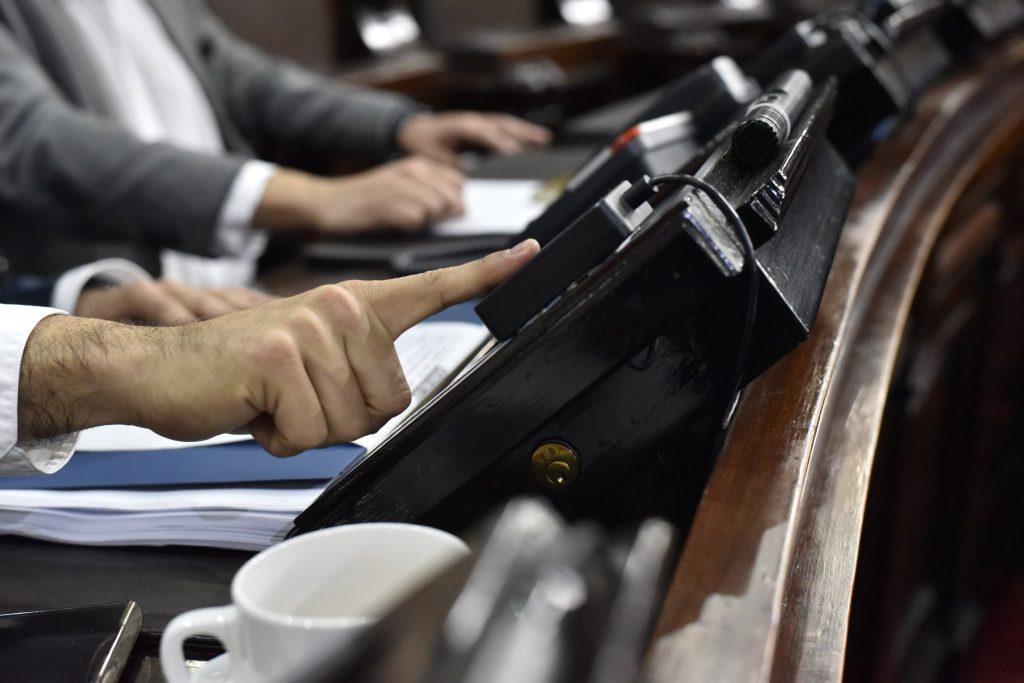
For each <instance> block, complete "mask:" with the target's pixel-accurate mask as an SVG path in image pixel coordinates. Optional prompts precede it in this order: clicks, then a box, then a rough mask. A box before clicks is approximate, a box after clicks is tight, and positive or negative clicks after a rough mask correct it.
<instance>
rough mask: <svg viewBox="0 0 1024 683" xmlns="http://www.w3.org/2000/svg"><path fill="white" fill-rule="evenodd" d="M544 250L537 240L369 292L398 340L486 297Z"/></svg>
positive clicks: (377, 286)
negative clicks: (422, 324)
mask: <svg viewBox="0 0 1024 683" xmlns="http://www.w3.org/2000/svg"><path fill="white" fill-rule="evenodd" d="M539 251H540V245H539V244H538V243H537V241H536V240H532V239H531V240H526V241H524V242H520V243H519V244H517V245H516V246H515V247H513V248H512V249H506V250H505V251H498V252H495V253H493V254H489V255H488V256H485V257H484V258H482V259H478V260H476V261H472V262H470V263H466V264H464V265H461V266H455V267H454V268H442V269H441V270H432V271H430V272H427V273H420V274H419V275H410V276H409V277H402V278H397V279H395V280H387V281H384V282H378V283H374V285H375V286H374V287H372V288H370V289H368V290H367V291H366V292H365V296H366V299H367V302H368V303H369V304H370V306H371V307H372V308H373V310H374V312H375V313H376V314H377V317H378V318H379V319H380V321H381V322H382V323H383V324H384V327H385V328H387V330H388V332H390V333H391V336H392V338H395V339H397V338H398V336H399V335H400V334H402V332H405V331H406V330H407V329H409V328H410V327H412V326H413V325H415V324H416V323H418V322H420V321H421V320H423V319H424V318H429V317H430V316H432V315H434V314H435V313H437V312H438V311H442V310H444V309H446V308H448V307H449V306H452V305H454V304H459V303H462V302H464V301H469V300H470V299H473V298H476V297H478V296H481V295H483V294H486V293H487V292H489V291H490V290H492V289H494V288H495V287H497V286H498V285H499V284H501V283H502V282H504V281H505V280H506V279H508V278H509V276H511V275H512V274H513V273H515V272H516V271H517V270H519V269H520V268H522V267H523V266H524V265H526V264H527V263H528V262H529V261H530V260H531V259H532V258H533V257H534V256H536V255H537V253H538V252H539Z"/></svg>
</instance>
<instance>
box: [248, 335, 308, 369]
mask: <svg viewBox="0 0 1024 683" xmlns="http://www.w3.org/2000/svg"><path fill="white" fill-rule="evenodd" d="M255 355H256V361H257V362H258V363H260V364H261V365H262V366H263V367H268V368H274V367H282V366H287V365H290V364H291V363H293V362H294V361H295V359H296V358H298V355H299V348H298V344H296V343H295V340H294V339H293V338H292V336H291V335H290V334H288V333H287V332H285V331H284V330H271V331H270V332H267V333H266V334H265V335H263V337H262V339H260V340H259V342H258V344H257V346H256V352H255Z"/></svg>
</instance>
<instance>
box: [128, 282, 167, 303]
mask: <svg viewBox="0 0 1024 683" xmlns="http://www.w3.org/2000/svg"><path fill="white" fill-rule="evenodd" d="M131 292H132V294H134V295H135V296H136V297H138V298H140V299H153V298H156V297H159V296H161V295H162V293H163V288H162V287H161V286H160V285H159V284H157V283H156V282H136V283H135V284H133V285H132V286H131Z"/></svg>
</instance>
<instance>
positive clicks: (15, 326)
mask: <svg viewBox="0 0 1024 683" xmlns="http://www.w3.org/2000/svg"><path fill="white" fill-rule="evenodd" d="M61 313H62V311H57V310H54V309H52V308H43V307H40V306H9V305H8V306H0V476H9V475H26V474H52V473H53V472H56V471H57V470H59V469H60V468H61V467H62V466H63V465H64V463H66V462H67V461H68V458H70V457H71V453H72V452H73V451H74V446H75V440H76V439H77V435H74V434H73V435H70V436H67V437H60V438H57V439H53V440H50V441H45V442H38V443H32V444H19V443H18V388H19V384H20V382H21V359H22V356H23V355H24V353H25V344H26V343H27V342H28V338H29V336H30V335H31V334H32V330H34V329H35V327H36V325H37V324H39V321H40V320H42V319H43V318H47V317H49V316H51V315H59V314H61Z"/></svg>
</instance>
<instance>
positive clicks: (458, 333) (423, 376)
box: [356, 322, 490, 450]
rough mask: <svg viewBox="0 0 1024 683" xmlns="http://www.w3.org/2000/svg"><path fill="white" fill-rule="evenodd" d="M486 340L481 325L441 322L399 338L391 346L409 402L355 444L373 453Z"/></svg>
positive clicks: (419, 328) (484, 329) (485, 333)
mask: <svg viewBox="0 0 1024 683" xmlns="http://www.w3.org/2000/svg"><path fill="white" fill-rule="evenodd" d="M489 338H490V332H488V330H487V328H486V327H484V326H483V325H480V324H477V323H441V322H438V323H430V324H428V325H417V326H416V327H414V328H412V329H411V330H409V331H408V332H406V333H405V334H403V335H402V336H401V337H399V338H398V341H397V342H395V347H396V348H397V349H398V358H399V360H400V361H401V362H402V369H403V370H405V378H406V379H407V380H408V382H409V389H411V390H412V403H411V404H410V405H409V407H408V408H407V409H406V410H405V412H403V413H401V414H400V415H397V416H396V417H394V418H392V419H391V420H389V421H388V423H387V424H385V425H384V427H383V428H382V429H381V430H380V431H379V432H377V433H376V434H372V435H370V436H367V437H363V438H362V439H358V440H356V444H357V445H359V446H362V447H363V448H365V449H367V450H373V449H374V448H375V447H376V446H377V445H378V444H379V443H381V442H382V441H383V440H384V439H385V438H386V437H387V436H388V434H390V433H391V432H392V431H393V430H394V429H395V428H396V427H398V425H399V424H401V422H402V420H404V419H405V417H406V416H407V415H409V414H410V413H412V412H413V411H415V410H416V408H417V407H419V405H420V404H421V403H423V401H425V400H426V399H427V398H429V397H430V396H431V395H432V394H433V393H434V392H436V391H437V390H438V389H440V388H441V386H442V384H444V383H445V382H446V381H447V380H448V379H449V378H451V377H452V376H453V375H454V374H455V373H456V372H457V371H458V370H459V369H461V368H462V366H463V365H464V364H465V363H466V362H467V361H468V360H469V359H470V358H472V357H473V356H474V354H475V353H476V351H477V349H479V348H480V346H481V345H482V344H483V343H484V342H486V341H487V339H489Z"/></svg>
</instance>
